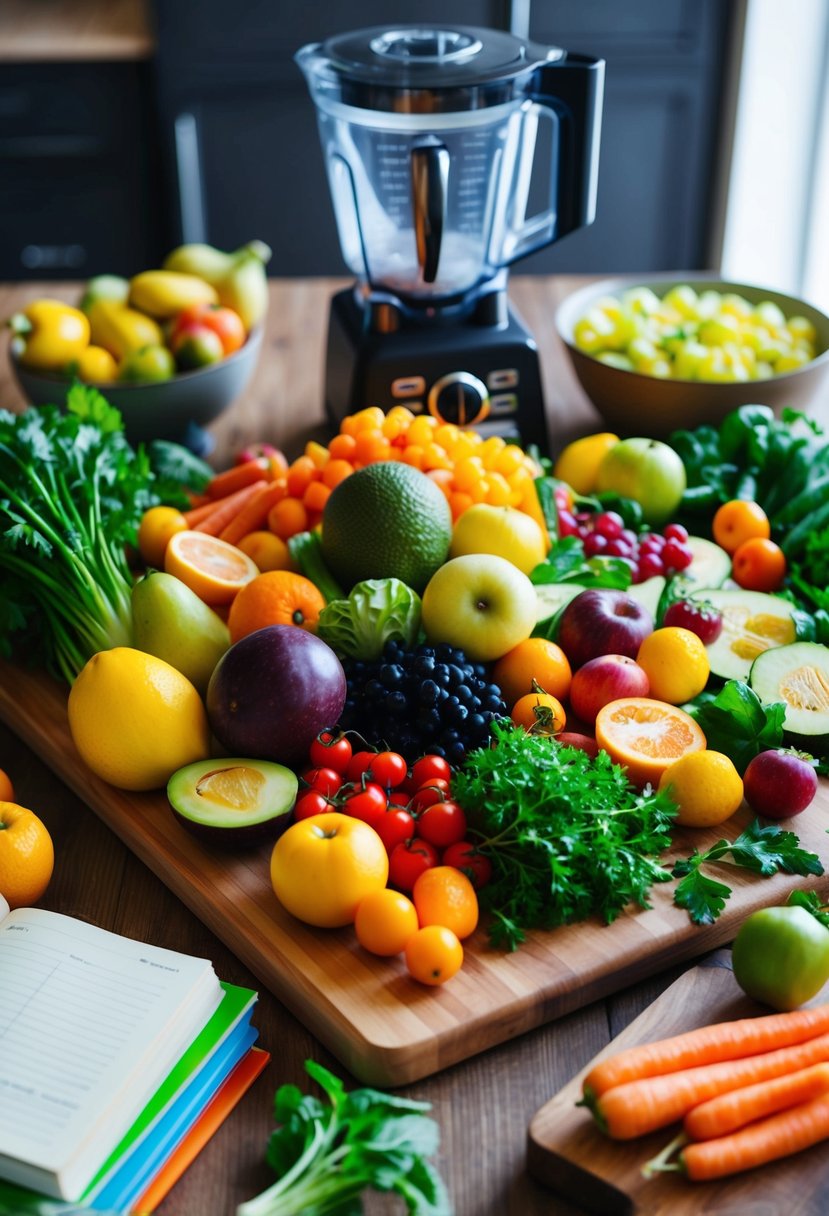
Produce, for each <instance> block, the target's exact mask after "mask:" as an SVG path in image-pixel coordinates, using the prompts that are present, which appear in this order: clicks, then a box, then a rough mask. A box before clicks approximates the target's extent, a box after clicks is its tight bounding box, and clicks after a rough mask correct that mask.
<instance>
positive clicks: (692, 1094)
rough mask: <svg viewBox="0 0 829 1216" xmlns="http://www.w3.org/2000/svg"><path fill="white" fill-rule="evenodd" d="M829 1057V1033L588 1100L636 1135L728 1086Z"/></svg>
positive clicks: (610, 1123) (621, 1130)
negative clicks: (761, 1053)
mask: <svg viewBox="0 0 829 1216" xmlns="http://www.w3.org/2000/svg"><path fill="white" fill-rule="evenodd" d="M827 1061H829V1034H824V1035H819V1036H818V1037H817V1038H814V1039H808V1040H807V1041H806V1042H805V1043H797V1044H795V1046H793V1047H781V1048H780V1049H779V1050H777V1051H767V1052H765V1053H764V1054H763V1055H757V1056H746V1057H744V1058H743V1059H739V1060H720V1061H718V1062H717V1063H716V1064H703V1065H700V1066H699V1067H697V1068H686V1069H684V1070H683V1071H682V1072H673V1073H667V1074H665V1075H663V1076H660V1077H643V1078H641V1079H640V1080H638V1081H628V1082H626V1083H625V1084H623V1085H617V1086H615V1087H614V1088H613V1089H609V1090H607V1092H606V1093H604V1094H602V1095H601V1097H599V1098H596V1099H592V1100H588V1099H585V1100H584V1105H586V1106H589V1107H590V1109H591V1110H592V1112H593V1115H594V1116H595V1118H596V1121H597V1123H598V1124H599V1126H600V1127H601V1129H602V1131H605V1132H607V1134H608V1135H609V1136H611V1137H612V1138H613V1139H614V1140H632V1139H634V1138H635V1137H636V1136H644V1135H646V1134H647V1133H648V1132H653V1131H656V1130H657V1129H658V1128H660V1127H667V1125H668V1124H669V1123H674V1122H675V1121H676V1120H677V1119H683V1118H684V1117H685V1115H686V1114H687V1113H688V1111H689V1110H691V1108H692V1107H694V1106H699V1104H700V1103H701V1102H706V1101H707V1100H708V1099H709V1098H715V1097H716V1096H717V1095H718V1094H722V1093H726V1092H727V1091H728V1090H732V1089H740V1088H741V1087H743V1086H745V1085H754V1084H759V1083H760V1082H761V1081H770V1080H771V1079H772V1078H774V1077H781V1076H783V1075H784V1074H786V1073H792V1072H797V1071H798V1069H801V1068H808V1067H809V1066H810V1065H811V1064H823V1063H826V1062H827Z"/></svg>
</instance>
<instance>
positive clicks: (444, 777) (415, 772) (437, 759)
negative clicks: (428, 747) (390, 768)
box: [412, 756, 452, 790]
mask: <svg viewBox="0 0 829 1216" xmlns="http://www.w3.org/2000/svg"><path fill="white" fill-rule="evenodd" d="M451 776H452V769H451V768H450V767H449V764H448V762H447V761H446V760H444V758H443V756H421V757H420V759H419V760H415V762H414V765H413V766H412V785H413V786H414V788H415V789H416V790H417V789H420V787H421V785H430V784H431V782H432V781H434V780H436V779H440V780H441V781H448V780H449V778H450V777H451Z"/></svg>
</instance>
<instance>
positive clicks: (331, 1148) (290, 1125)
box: [236, 1060, 452, 1216]
mask: <svg viewBox="0 0 829 1216" xmlns="http://www.w3.org/2000/svg"><path fill="white" fill-rule="evenodd" d="M305 1069H306V1072H307V1073H308V1075H309V1076H310V1077H312V1078H313V1079H314V1080H315V1081H316V1082H317V1084H318V1085H319V1086H320V1087H321V1088H322V1089H323V1090H324V1091H325V1094H326V1095H327V1098H328V1101H327V1102H326V1101H323V1100H320V1099H319V1098H315V1097H313V1096H311V1095H308V1094H303V1093H302V1092H301V1091H300V1090H299V1089H298V1088H297V1086H295V1085H282V1086H280V1088H279V1089H278V1090H277V1093H276V1100H275V1103H274V1117H275V1119H276V1121H277V1123H279V1124H280V1125H281V1126H280V1127H278V1128H277V1130H276V1131H275V1132H273V1133H272V1135H271V1139H270V1142H269V1144H268V1151H267V1158H268V1164H269V1165H270V1166H271V1167H272V1168H273V1169H274V1170H275V1171H276V1173H277V1174H278V1175H279V1180H278V1182H275V1183H274V1185H273V1186H271V1187H269V1188H268V1190H266V1191H263V1192H262V1194H261V1195H258V1196H257V1197H256V1198H255V1199H251V1200H249V1201H248V1202H247V1203H243V1204H241V1205H240V1206H239V1207H238V1208H237V1209H236V1216H325V1214H326V1213H331V1216H359V1213H360V1212H362V1211H363V1206H362V1203H361V1201H360V1195H361V1194H362V1193H363V1191H365V1190H367V1189H369V1188H371V1189H373V1190H376V1191H386V1192H394V1193H396V1194H398V1195H400V1196H402V1198H403V1199H404V1200H405V1202H406V1209H407V1211H408V1212H409V1213H412V1214H413V1216H451V1211H452V1209H451V1204H450V1202H449V1197H448V1195H447V1193H446V1188H445V1187H444V1184H443V1182H442V1180H441V1178H440V1176H439V1175H438V1174H437V1173H436V1171H435V1169H434V1168H433V1166H432V1165H431V1164H430V1163H429V1162H428V1161H427V1160H426V1158H427V1157H431V1156H433V1155H434V1153H435V1152H437V1149H438V1145H439V1140H440V1131H439V1128H438V1125H437V1124H436V1123H435V1121H434V1120H433V1119H430V1118H429V1117H428V1116H427V1115H426V1113H425V1112H426V1111H428V1110H430V1109H431V1108H430V1106H429V1103H427V1102H413V1101H409V1100H408V1099H406V1098H397V1097H394V1096H393V1095H391V1094H386V1093H380V1092H379V1091H378V1090H375V1089H355V1090H352V1091H351V1092H350V1093H346V1091H345V1088H344V1086H343V1084H342V1082H341V1081H340V1080H339V1079H338V1078H337V1077H335V1076H334V1075H333V1073H331V1072H329V1071H328V1070H327V1069H326V1068H323V1067H322V1065H321V1064H316V1063H314V1061H313V1060H306V1062H305Z"/></svg>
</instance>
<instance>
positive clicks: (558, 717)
mask: <svg viewBox="0 0 829 1216" xmlns="http://www.w3.org/2000/svg"><path fill="white" fill-rule="evenodd" d="M510 717H511V718H512V720H513V722H514V723H515V725H516V726H523V728H524V730H525V731H526V732H527V734H528V735H557V734H558V732H559V731H560V730H564V727H565V726H566V725H567V715H566V714H565V712H564V706H563V705H562V704H561V702H560V701H559V700H558V698H557V697H553V696H551V695H550V694H549V693H547V692H528V693H526V694H525V695H524V696H523V697H519V698H518V700H517V701H516V702H515V704H514V705H513V707H512V709H511V710H510Z"/></svg>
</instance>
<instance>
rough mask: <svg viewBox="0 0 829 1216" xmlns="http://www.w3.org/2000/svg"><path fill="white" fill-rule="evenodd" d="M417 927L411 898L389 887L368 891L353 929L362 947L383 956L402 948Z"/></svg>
mask: <svg viewBox="0 0 829 1216" xmlns="http://www.w3.org/2000/svg"><path fill="white" fill-rule="evenodd" d="M418 927H419V926H418V921H417V912H416V910H415V906H414V904H413V903H412V901H411V900H410V899H409V898H408V896H406V895H404V894H403V893H402V892H401V891H394V890H392V888H391V887H381V888H380V889H379V890H377V891H371V892H369V894H368V895H367V896H366V897H365V899H363V900H361V901H360V906H359V907H358V909H357V915H356V916H355V918H354V932H355V933H356V934H357V941H358V942H359V943H360V945H361V946H362V947H363V949H364V950H368V951H369V952H370V953H371V954H380V955H383V956H384V957H387V958H388V957H391V956H392V955H393V954H400V952H401V951H402V950H405V949H406V945H407V943H408V941H409V938H410V937H412V936H414V934H415V933H417V930H418Z"/></svg>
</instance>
